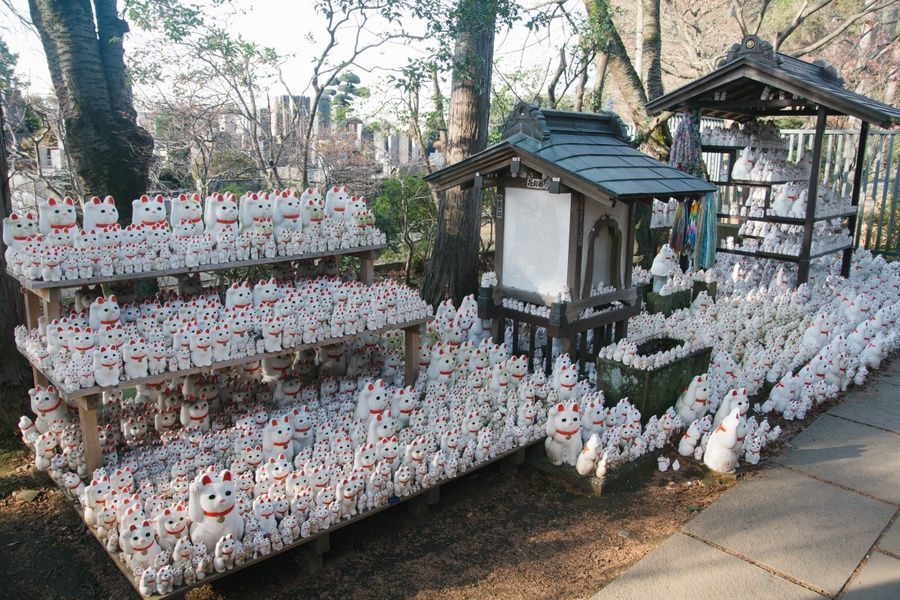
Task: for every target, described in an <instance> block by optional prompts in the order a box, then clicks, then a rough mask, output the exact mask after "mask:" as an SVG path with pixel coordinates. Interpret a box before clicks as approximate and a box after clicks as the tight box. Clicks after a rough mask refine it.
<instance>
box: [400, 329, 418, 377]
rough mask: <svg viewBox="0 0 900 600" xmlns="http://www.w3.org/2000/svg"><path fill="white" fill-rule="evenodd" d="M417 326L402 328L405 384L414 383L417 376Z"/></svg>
mask: <svg viewBox="0 0 900 600" xmlns="http://www.w3.org/2000/svg"><path fill="white" fill-rule="evenodd" d="M419 327H420V326H419V325H416V326H415V327H407V328H406V329H404V330H403V353H404V360H405V361H406V365H405V367H406V372H405V377H406V385H415V384H416V379H418V377H419Z"/></svg>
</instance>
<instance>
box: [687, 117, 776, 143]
mask: <svg viewBox="0 0 900 600" xmlns="http://www.w3.org/2000/svg"><path fill="white" fill-rule="evenodd" d="M700 140H701V143H702V144H703V145H705V146H728V147H730V148H743V147H744V146H754V147H757V148H765V149H769V150H783V149H786V148H787V140H786V139H784V138H782V137H781V132H780V131H779V130H778V127H777V126H776V125H775V123H773V122H772V121H759V122H751V123H747V124H745V125H744V126H743V127H741V126H740V125H739V124H737V123H732V124H731V126H730V127H720V126H715V127H706V128H704V129H703V130H702V131H701V132H700Z"/></svg>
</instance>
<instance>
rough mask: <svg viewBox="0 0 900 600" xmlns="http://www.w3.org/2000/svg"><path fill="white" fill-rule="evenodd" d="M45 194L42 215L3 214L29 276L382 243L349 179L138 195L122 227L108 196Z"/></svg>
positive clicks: (113, 271) (16, 258) (60, 277)
mask: <svg viewBox="0 0 900 600" xmlns="http://www.w3.org/2000/svg"><path fill="white" fill-rule="evenodd" d="M75 204H76V203H75V200H73V199H72V198H65V199H63V200H57V199H55V198H49V199H47V200H45V201H41V202H40V203H39V204H38V217H37V218H35V216H34V214H32V213H14V214H13V215H11V216H10V217H8V218H6V219H4V222H3V240H4V243H5V244H6V246H7V250H6V259H7V264H8V265H9V269H10V270H11V271H12V272H13V273H14V274H16V275H19V276H22V277H26V278H28V279H32V280H43V281H64V280H76V279H89V278H92V277H97V276H113V275H121V274H130V273H146V272H148V271H154V270H161V271H164V270H167V269H179V268H192V267H199V266H206V265H215V264H221V263H230V262H235V261H243V260H251V259H259V258H275V257H278V256H295V255H304V254H311V253H322V252H329V251H336V250H348V249H353V248H358V247H367V246H373V245H379V244H383V243H385V240H386V238H385V236H384V234H383V233H382V232H381V231H379V230H378V229H377V228H375V225H374V223H375V221H374V217H373V215H372V211H371V210H369V208H368V206H367V205H366V199H365V198H364V197H359V198H357V197H356V196H351V195H350V193H349V191H348V190H347V187H346V186H333V187H331V188H329V189H328V191H327V192H326V194H325V199H323V198H322V195H321V193H320V192H319V190H318V189H314V188H307V189H306V190H304V191H302V192H297V191H290V190H275V191H273V192H271V193H270V192H258V193H257V192H250V193H247V194H245V195H243V196H241V197H240V198H237V197H235V196H234V194H231V193H226V194H219V193H215V194H213V195H211V196H209V197H207V198H205V199H201V198H200V195H199V194H193V195H191V196H188V195H187V194H180V195H179V196H177V197H175V198H171V199H166V198H163V196H161V195H157V196H155V197H153V198H151V197H149V196H146V195H145V196H141V197H140V198H139V199H137V200H134V201H133V202H132V223H131V224H130V225H127V226H126V227H121V226H120V225H119V223H118V218H119V212H118V209H117V207H116V202H115V200H114V199H113V198H112V197H111V196H107V197H106V198H104V199H102V200H101V199H100V198H99V197H97V196H94V197H93V198H90V199H86V200H85V201H84V202H83V203H82V208H81V212H82V214H83V217H82V222H81V227H79V224H78V218H77V210H76V205H75Z"/></svg>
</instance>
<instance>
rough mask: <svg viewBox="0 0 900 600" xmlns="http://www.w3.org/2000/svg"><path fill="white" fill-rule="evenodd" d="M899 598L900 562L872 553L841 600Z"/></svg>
mask: <svg viewBox="0 0 900 600" xmlns="http://www.w3.org/2000/svg"><path fill="white" fill-rule="evenodd" d="M897 598H900V560H897V559H896V558H893V557H891V556H888V555H887V554H882V553H881V552H874V553H873V554H872V556H870V557H869V560H868V561H867V562H866V564H864V565H863V567H862V570H860V572H859V574H858V575H857V576H856V577H854V578H853V581H851V582H850V585H848V586H847V590H846V591H845V592H844V595H843V596H841V599H842V600H897Z"/></svg>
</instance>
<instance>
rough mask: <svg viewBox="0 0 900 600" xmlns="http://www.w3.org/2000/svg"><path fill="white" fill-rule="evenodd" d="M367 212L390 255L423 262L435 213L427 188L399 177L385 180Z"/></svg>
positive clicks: (409, 177)
mask: <svg viewBox="0 0 900 600" xmlns="http://www.w3.org/2000/svg"><path fill="white" fill-rule="evenodd" d="M369 208H371V209H372V212H373V213H374V215H375V224H376V225H377V226H378V228H379V229H381V230H382V231H384V233H385V235H386V236H387V243H388V246H389V248H390V249H391V250H392V251H393V252H395V253H397V254H406V253H408V252H412V253H413V254H414V256H416V257H418V258H419V259H420V260H424V257H425V256H426V255H427V253H428V249H429V248H430V247H431V242H432V236H433V234H434V224H435V220H436V219H437V210H436V208H435V206H434V203H433V202H432V198H431V192H430V190H429V188H428V184H427V183H425V181H424V180H423V179H422V178H421V177H416V176H413V175H399V176H397V177H391V178H388V179H385V180H384V181H383V182H382V185H381V189H380V190H379V192H378V194H377V195H376V196H375V198H374V200H372V201H370V202H369Z"/></svg>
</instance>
